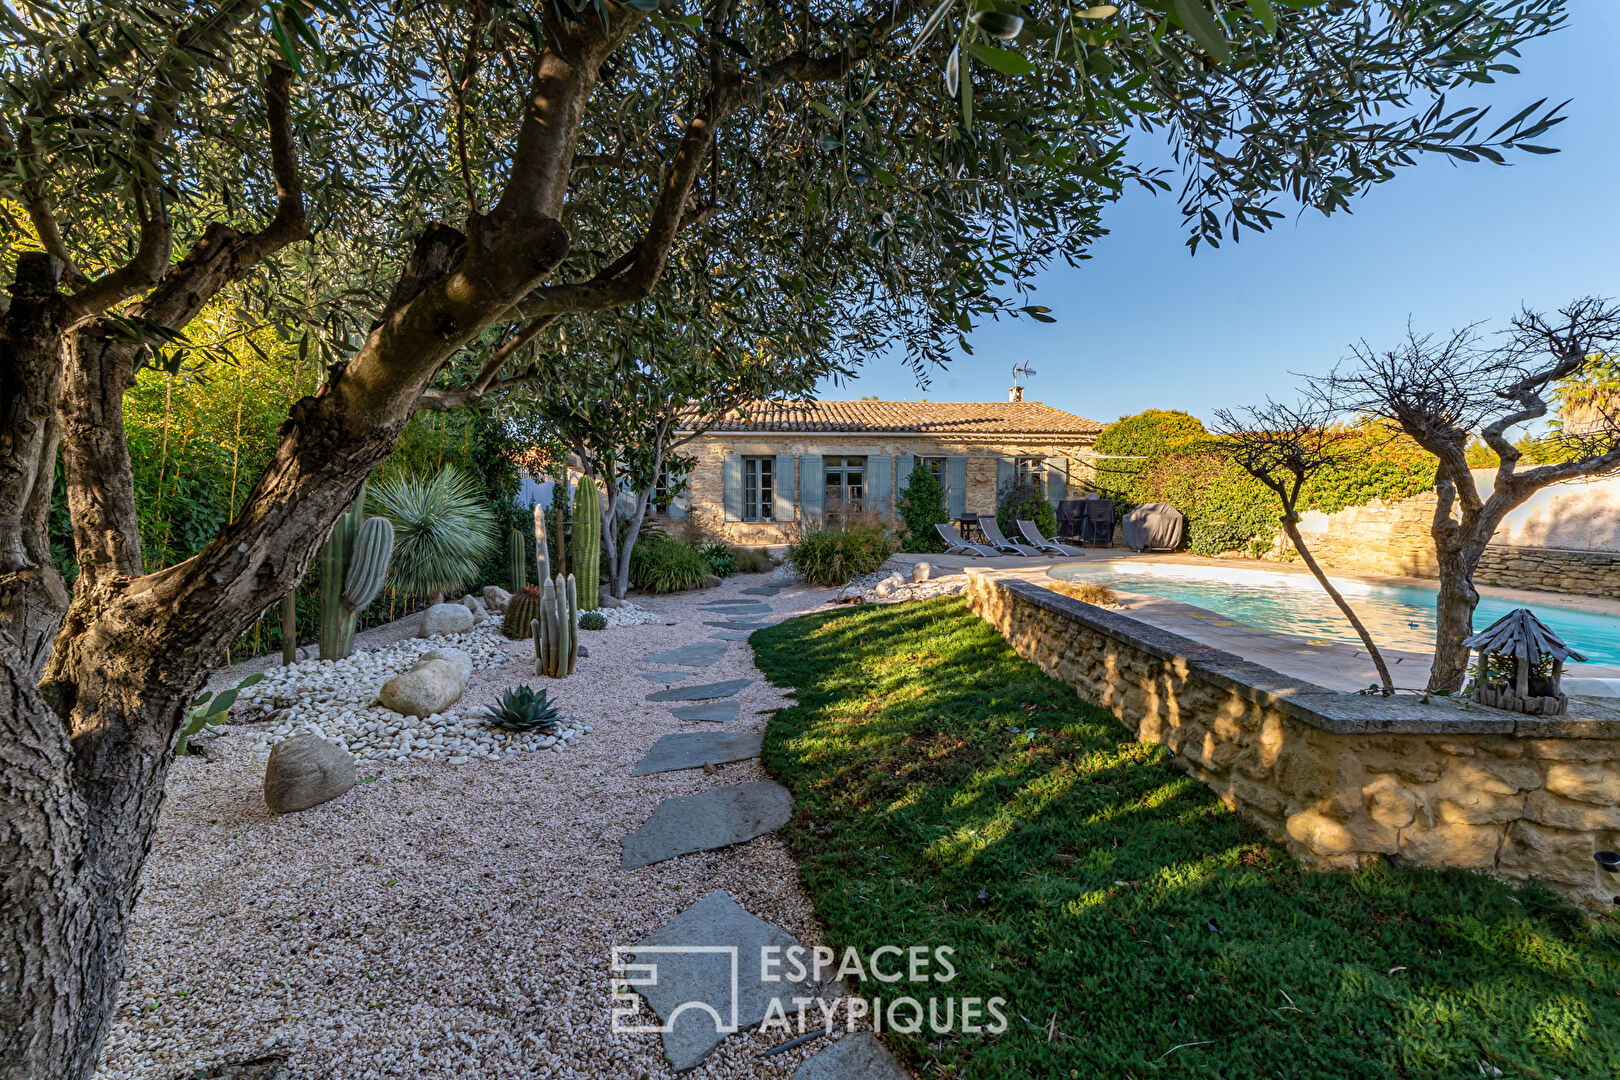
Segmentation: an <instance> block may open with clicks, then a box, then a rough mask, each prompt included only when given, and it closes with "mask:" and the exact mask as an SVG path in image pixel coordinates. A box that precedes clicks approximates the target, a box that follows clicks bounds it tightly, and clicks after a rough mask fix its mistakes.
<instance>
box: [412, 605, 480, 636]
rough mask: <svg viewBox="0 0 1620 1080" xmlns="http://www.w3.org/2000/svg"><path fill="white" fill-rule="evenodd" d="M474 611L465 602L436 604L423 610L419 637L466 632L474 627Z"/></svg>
mask: <svg viewBox="0 0 1620 1080" xmlns="http://www.w3.org/2000/svg"><path fill="white" fill-rule="evenodd" d="M473 622H474V620H473V613H472V612H470V611H468V610H467V607H466V605H465V604H434V605H433V606H432V607H430V608H428V609H427V610H426V611H424V612H422V629H421V631H420V632H419V634H418V636H419V637H434V636H435V635H438V634H465V633H466V632H467V631H468V630H471V629H472V628H473Z"/></svg>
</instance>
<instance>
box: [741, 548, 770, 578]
mask: <svg viewBox="0 0 1620 1080" xmlns="http://www.w3.org/2000/svg"><path fill="white" fill-rule="evenodd" d="M731 554H732V557H733V558H735V559H736V560H737V573H739V574H768V573H770V572H771V571H772V570H774V569H776V560H775V559H773V558H771V553H770V552H769V551H766V550H765V549H764V548H762V547H746V548H732V549H731Z"/></svg>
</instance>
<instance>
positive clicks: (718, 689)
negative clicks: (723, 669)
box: [647, 679, 754, 701]
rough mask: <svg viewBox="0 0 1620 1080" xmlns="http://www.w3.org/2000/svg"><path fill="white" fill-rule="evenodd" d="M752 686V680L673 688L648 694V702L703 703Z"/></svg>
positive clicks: (731, 680) (729, 680)
mask: <svg viewBox="0 0 1620 1080" xmlns="http://www.w3.org/2000/svg"><path fill="white" fill-rule="evenodd" d="M752 685H754V680H753V679H727V680H725V681H724V682H711V683H698V684H697V685H696V686H674V687H671V688H670V689H668V690H659V691H657V692H656V693H652V694H648V695H647V700H648V701H705V700H708V699H711V698H723V697H730V696H731V695H733V694H735V693H736V692H737V691H739V690H741V689H742V688H743V687H745V686H752Z"/></svg>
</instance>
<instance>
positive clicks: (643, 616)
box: [596, 600, 664, 626]
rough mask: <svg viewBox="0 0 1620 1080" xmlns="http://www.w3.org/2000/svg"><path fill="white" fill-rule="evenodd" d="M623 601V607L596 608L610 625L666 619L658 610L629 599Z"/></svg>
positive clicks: (638, 623) (627, 624) (629, 624)
mask: <svg viewBox="0 0 1620 1080" xmlns="http://www.w3.org/2000/svg"><path fill="white" fill-rule="evenodd" d="M623 603H624V606H623V607H616V608H613V607H600V608H597V609H596V610H598V611H600V612H601V613H602V615H603V616H604V617H605V618H606V619H607V624H608V625H609V626H641V625H643V624H645V623H655V622H663V621H664V617H663V616H662V615H660V614H658V612H656V611H648V610H647V609H646V608H644V607H640V606H638V605H636V604H632V603H631V602H630V601H628V600H626V601H624V602H623Z"/></svg>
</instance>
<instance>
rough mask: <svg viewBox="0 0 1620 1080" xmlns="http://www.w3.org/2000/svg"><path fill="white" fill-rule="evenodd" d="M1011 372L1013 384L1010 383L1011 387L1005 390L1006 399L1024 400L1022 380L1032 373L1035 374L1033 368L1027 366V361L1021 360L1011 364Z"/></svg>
mask: <svg viewBox="0 0 1620 1080" xmlns="http://www.w3.org/2000/svg"><path fill="white" fill-rule="evenodd" d="M1012 374H1013V384H1012V387H1011V389H1009V390H1008V391H1007V400H1008V401H1023V400H1024V382H1025V381H1026V380H1028V379H1029V378H1030V377H1031V376H1032V375H1034V374H1035V369H1034V368H1032V367H1030V366H1029V362H1028V361H1023V362H1021V363H1018V364H1015V365H1014V366H1013V372H1012Z"/></svg>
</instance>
